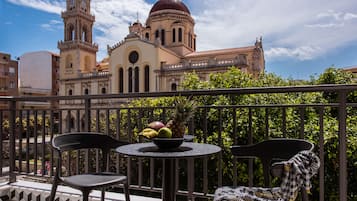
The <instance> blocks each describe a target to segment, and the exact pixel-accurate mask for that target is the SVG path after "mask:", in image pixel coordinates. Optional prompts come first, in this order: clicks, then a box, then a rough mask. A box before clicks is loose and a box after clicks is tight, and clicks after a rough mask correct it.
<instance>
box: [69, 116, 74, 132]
mask: <svg viewBox="0 0 357 201" xmlns="http://www.w3.org/2000/svg"><path fill="white" fill-rule="evenodd" d="M68 123H69V125H68V126H69V128H70V129H74V117H72V116H71V117H70V119H69V122H68Z"/></svg>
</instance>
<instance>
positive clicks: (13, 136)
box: [0, 85, 357, 201]
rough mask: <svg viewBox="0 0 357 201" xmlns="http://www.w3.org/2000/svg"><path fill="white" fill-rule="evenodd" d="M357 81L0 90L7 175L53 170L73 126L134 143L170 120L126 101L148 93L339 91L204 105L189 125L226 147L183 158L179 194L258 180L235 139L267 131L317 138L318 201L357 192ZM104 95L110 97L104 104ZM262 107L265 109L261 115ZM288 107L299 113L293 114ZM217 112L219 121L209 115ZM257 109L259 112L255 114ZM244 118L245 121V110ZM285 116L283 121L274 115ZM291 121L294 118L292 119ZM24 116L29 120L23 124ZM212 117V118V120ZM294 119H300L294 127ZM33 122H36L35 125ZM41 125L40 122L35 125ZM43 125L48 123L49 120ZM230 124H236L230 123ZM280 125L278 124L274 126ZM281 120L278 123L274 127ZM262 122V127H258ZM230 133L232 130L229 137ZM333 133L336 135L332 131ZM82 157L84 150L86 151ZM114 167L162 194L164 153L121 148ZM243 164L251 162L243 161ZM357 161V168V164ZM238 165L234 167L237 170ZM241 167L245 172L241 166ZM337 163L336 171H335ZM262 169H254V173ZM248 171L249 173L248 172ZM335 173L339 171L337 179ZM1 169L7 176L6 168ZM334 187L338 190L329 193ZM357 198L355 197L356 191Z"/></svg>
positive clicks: (78, 158)
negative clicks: (144, 155)
mask: <svg viewBox="0 0 357 201" xmlns="http://www.w3.org/2000/svg"><path fill="white" fill-rule="evenodd" d="M356 90H357V85H323V86H300V87H271V88H242V89H222V90H200V91H181V92H162V93H131V94H116V95H109V94H107V95H87V96H70V97H68V96H66V97H2V98H0V101H3V102H5V103H8V109H5V110H1V111H0V122H3V123H2V124H0V134H1V135H0V141H1V143H0V150H1V151H2V154H0V166H1V167H7V166H8V167H9V172H8V174H9V181H10V182H15V181H16V179H17V176H18V175H31V176H34V177H40V178H50V177H51V176H53V170H54V168H55V165H54V157H55V156H54V154H53V152H52V150H51V148H50V146H49V142H50V140H51V139H52V138H53V136H54V135H57V134H60V133H65V132H69V131H96V132H103V133H106V134H108V135H112V136H114V137H116V138H118V139H122V140H128V141H129V142H131V143H135V142H136V141H138V140H139V141H140V139H139V138H137V133H138V131H140V130H141V129H143V128H144V127H145V125H146V124H147V123H148V122H150V121H153V120H158V119H160V120H162V121H164V122H166V121H167V120H168V119H169V115H170V113H171V112H172V107H166V106H165V107H164V106H163V107H140V106H135V107H134V106H128V105H123V104H121V103H124V102H130V101H132V100H138V99H143V98H158V97H172V96H178V95H181V96H191V97H198V98H199V97H202V98H203V99H211V98H216V97H219V96H226V97H230V98H231V99H232V100H233V99H234V97H239V96H244V95H257V94H265V95H267V97H269V96H271V95H273V94H291V93H294V94H297V97H298V96H299V94H300V95H301V94H307V93H334V94H336V95H338V99H337V100H338V101H337V102H335V103H324V102H316V103H308V104H256V103H253V102H252V103H250V104H248V105H245V104H240V103H239V102H236V103H234V104H233V103H232V104H230V105H200V106H199V107H198V108H197V109H196V111H195V112H196V113H195V117H194V118H192V119H191V121H190V122H189V124H188V132H189V133H190V134H193V135H194V136H195V141H197V142H199V143H213V144H216V145H219V146H221V147H222V148H223V152H222V153H220V154H217V155H214V156H210V157H205V158H203V159H195V160H193V159H187V160H186V159H185V160H181V159H180V160H177V161H176V164H177V169H176V178H177V181H178V182H177V184H176V189H177V195H178V196H183V197H188V198H190V199H195V198H197V199H203V200H207V199H210V198H211V197H212V194H213V192H214V189H215V188H217V187H218V186H221V185H254V184H256V183H259V180H257V178H255V176H254V174H253V172H255V170H257V168H259V166H256V165H252V164H253V163H252V162H248V163H247V161H242V160H239V159H237V158H230V157H229V151H228V150H229V149H228V148H227V143H228V144H229V140H231V141H230V144H249V143H252V142H253V141H254V142H256V141H257V140H262V139H266V138H269V137H289V138H306V137H309V140H315V142H314V143H315V145H316V147H318V149H317V150H316V151H317V153H318V154H319V156H320V159H321V168H320V171H319V175H318V177H316V178H315V179H314V183H313V184H314V186H313V189H317V191H315V193H314V194H313V196H314V200H320V201H323V200H330V199H331V197H330V196H336V197H335V200H340V201H347V199H348V198H349V199H350V198H351V196H355V195H356V193H357V191H355V192H348V189H349V188H348V187H350V185H351V184H349V182H348V181H349V180H348V178H347V177H348V175H350V174H352V172H353V171H355V169H353V168H350V167H349V168H348V164H351V163H352V164H354V163H356V161H348V158H347V153H348V144H347V135H346V132H347V130H348V125H349V123H353V121H351V120H350V119H351V118H352V117H353V116H354V115H355V114H354V113H351V112H350V111H351V109H354V108H356V107H357V104H356V103H349V102H347V95H348V94H349V93H350V92H353V91H356ZM45 100H46V101H60V102H68V101H75V102H77V101H80V102H82V103H83V104H76V105H75V107H73V106H68V107H63V106H62V108H60V109H42V110H36V109H21V108H16V106H17V105H18V104H19V103H21V102H24V101H41V102H42V101H45ZM103 102H106V103H107V104H103ZM327 110H334V111H336V116H335V118H336V127H337V129H336V132H337V133H338V138H336V142H334V143H336V144H337V149H336V151H337V153H335V157H334V158H327V157H326V156H327V154H328V153H329V151H330V150H327V148H326V147H325V146H326V145H325V140H326V138H325V137H326V136H325V130H324V128H325V125H324V122H325V121H326V119H327V118H331V117H330V116H329V115H327V114H326V111H327ZM257 111H263V113H260V114H263V116H258V115H257V114H258V112H257ZM287 112H291V113H293V114H295V118H293V119H292V118H288V115H287ZM311 112H313V113H315V114H317V118H316V119H313V120H311V119H308V116H309V114H310V113H311ZM212 115H214V118H213V119H214V120H212V119H210V118H212ZM256 115H257V116H256ZM243 116H244V117H246V118H245V119H247V121H245V120H244V121H243V120H242V119H243V118H241V117H243ZM273 120H274V121H279V124H276V123H273V122H272V121H273ZM307 120H309V121H313V122H315V123H314V124H313V125H314V126H312V128H310V127H309V128H306V121H307ZM290 121H291V122H290ZM19 122H23V123H22V124H20V123H19ZM212 122H214V123H212ZM289 124H294V125H297V126H296V127H295V128H294V129H291V127H288V125H289ZM31 125H32V127H31ZM33 125H37V126H33ZM44 125H45V126H44ZM227 125H231V127H229V128H228V129H227V128H226V126H227ZM273 125H274V126H275V127H274V126H273ZM276 125H279V126H276ZM258 126H259V128H263V129H256V127H258ZM227 136H230V137H227ZM332 139H333V138H332ZM97 154H98V153H81V152H78V153H74V154H73V155H71V156H68V158H67V160H66V161H67V162H66V163H65V165H64V167H62V168H63V171H65V172H66V173H67V174H71V172H73V173H76V172H80V171H82V170H85V171H88V170H96V169H98V165H99V161H98V159H97V158H98V157H96V156H97ZM82 156H83V157H82ZM325 159H328V160H332V161H335V163H334V165H335V166H337V167H338V168H335V169H334V168H331V167H329V166H327V165H326V164H327V162H330V161H326V160H325ZM111 162H112V168H113V171H117V172H121V173H126V174H127V175H128V179H129V183H130V189H132V192H134V193H139V194H140V192H150V193H152V194H150V195H152V196H153V197H155V196H157V197H159V193H160V191H161V190H162V189H161V187H162V186H161V185H162V183H161V177H160V175H161V172H162V165H163V164H162V161H161V160H159V159H136V158H126V157H124V156H120V155H118V154H115V155H113V157H112V158H111ZM241 164H245V165H246V166H241ZM354 168H356V167H354ZM232 170H233V171H232ZM237 170H239V171H237ZM336 170H338V173H337V172H334V171H336ZM255 173H256V172H255ZM242 175H245V176H242ZM333 175H335V178H333V177H334V176H333ZM0 176H5V172H3V169H0ZM331 180H333V181H336V182H337V183H338V185H337V183H335V185H334V186H333V188H335V189H330V187H331V185H329V187H328V189H327V188H326V184H327V183H328V182H329V181H331ZM331 192H337V193H336V195H331ZM354 199H355V197H354Z"/></svg>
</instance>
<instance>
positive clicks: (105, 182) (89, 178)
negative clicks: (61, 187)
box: [62, 172, 126, 188]
mask: <svg viewBox="0 0 357 201" xmlns="http://www.w3.org/2000/svg"><path fill="white" fill-rule="evenodd" d="M62 179H63V183H65V184H67V185H69V186H72V187H76V188H94V187H105V186H109V185H113V184H115V183H122V182H123V181H125V180H126V176H123V175H119V174H114V173H109V172H105V173H93V174H80V175H73V176H68V177H63V178H62Z"/></svg>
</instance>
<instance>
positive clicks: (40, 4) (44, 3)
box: [7, 0, 65, 14]
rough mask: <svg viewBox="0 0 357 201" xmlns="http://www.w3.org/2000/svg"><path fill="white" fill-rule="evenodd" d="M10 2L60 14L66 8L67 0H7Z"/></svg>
mask: <svg viewBox="0 0 357 201" xmlns="http://www.w3.org/2000/svg"><path fill="white" fill-rule="evenodd" d="M7 1H8V2H10V3H13V4H17V5H22V6H27V7H31V8H34V9H38V10H43V11H45V12H49V13H57V14H60V13H61V11H63V10H64V8H65V1H61V0H7Z"/></svg>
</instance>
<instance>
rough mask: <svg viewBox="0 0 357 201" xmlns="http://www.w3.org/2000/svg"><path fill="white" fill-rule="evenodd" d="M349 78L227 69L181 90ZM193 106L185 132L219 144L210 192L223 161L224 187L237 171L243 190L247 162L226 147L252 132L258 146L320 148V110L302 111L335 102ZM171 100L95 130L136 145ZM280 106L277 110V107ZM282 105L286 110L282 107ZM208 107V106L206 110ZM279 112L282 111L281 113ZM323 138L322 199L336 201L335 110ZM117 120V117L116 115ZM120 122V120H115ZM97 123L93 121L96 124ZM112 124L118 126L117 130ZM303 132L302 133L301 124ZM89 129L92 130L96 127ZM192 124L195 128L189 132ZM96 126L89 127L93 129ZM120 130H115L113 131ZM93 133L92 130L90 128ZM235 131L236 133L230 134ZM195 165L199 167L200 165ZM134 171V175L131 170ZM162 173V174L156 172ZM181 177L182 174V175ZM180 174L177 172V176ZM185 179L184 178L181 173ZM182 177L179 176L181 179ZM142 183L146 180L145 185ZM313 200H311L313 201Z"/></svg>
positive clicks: (250, 99) (297, 99)
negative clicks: (273, 141)
mask: <svg viewBox="0 0 357 201" xmlns="http://www.w3.org/2000/svg"><path fill="white" fill-rule="evenodd" d="M354 80H355V79H354V77H353V75H352V74H351V73H347V72H343V71H341V70H338V69H334V68H329V69H327V70H326V72H324V73H323V74H321V75H320V76H319V77H318V78H314V77H311V79H310V80H309V81H296V80H292V79H283V78H281V77H279V76H277V75H275V74H269V73H266V74H262V75H260V76H259V77H258V78H257V79H255V78H252V76H251V75H249V74H246V73H244V72H242V71H240V70H239V69H238V68H234V67H231V68H230V69H229V70H228V71H226V72H224V73H215V74H212V75H210V76H209V80H207V81H201V80H200V79H199V76H198V75H197V74H196V73H188V74H185V79H184V80H183V82H182V85H181V86H180V87H181V90H198V89H223V88H245V87H275V86H297V85H308V84H352V83H355V81H354ZM193 100H194V101H195V102H196V103H197V108H196V112H195V114H194V116H193V117H192V118H191V120H190V121H191V123H189V127H190V128H189V130H190V131H191V132H194V133H192V134H194V136H195V140H196V141H197V142H208V143H212V144H217V145H220V146H221V147H222V149H223V151H222V155H221V157H220V158H217V156H212V157H211V160H209V162H208V163H209V164H208V167H209V170H208V178H214V179H210V180H209V182H208V183H209V185H210V186H209V191H210V192H211V193H212V192H213V191H214V189H215V188H216V187H217V181H216V178H217V172H218V161H219V160H218V159H220V161H221V162H222V164H223V166H222V172H223V177H222V178H223V181H222V182H223V185H232V184H233V182H232V179H233V175H234V174H235V172H238V174H237V176H238V184H239V185H247V184H248V177H247V174H246V173H247V168H248V166H247V163H246V161H238V163H236V164H233V161H234V160H233V157H232V155H231V153H230V149H229V147H230V146H231V145H233V144H236V143H237V144H247V143H248V139H249V136H250V133H251V134H252V140H253V142H258V141H262V140H264V139H266V138H267V137H289V138H299V137H301V136H300V135H301V134H303V135H304V136H303V137H305V138H307V139H309V140H310V141H312V142H314V144H315V145H316V146H317V149H316V150H317V151H318V150H319V149H321V147H319V140H320V139H319V136H320V124H321V122H320V121H319V113H320V110H321V107H307V106H306V107H305V106H304V105H307V104H315V103H333V102H336V100H337V97H336V94H333V93H282V94H280V93H277V94H252V95H234V96H232V95H220V96H198V97H193ZM348 101H349V102H357V94H356V92H353V93H350V94H349V95H348ZM174 105H175V104H174V97H166V98H148V99H138V100H134V101H132V102H131V103H130V104H129V105H127V106H125V107H122V108H120V114H118V113H113V114H112V113H111V114H110V115H111V116H110V118H109V121H110V122H109V123H107V122H100V126H99V127H100V128H99V130H103V131H105V130H106V129H108V128H106V127H107V126H105V125H109V133H114V134H116V135H119V136H121V137H125V136H127V137H129V139H130V140H131V141H140V139H139V138H138V133H139V132H140V131H141V130H142V129H143V128H144V127H145V126H146V125H147V124H148V123H150V122H151V121H154V120H156V121H162V122H164V123H166V122H167V121H168V120H169V118H170V117H171V115H172V113H173V111H174ZM275 105H279V106H275ZM281 105H283V106H285V107H281ZM205 106H210V107H208V108H207V107H205ZM282 108H283V109H282ZM322 112H323V114H324V116H323V117H324V118H323V137H324V151H325V156H324V159H325V177H324V179H325V188H326V189H325V193H326V195H325V199H327V200H336V199H337V198H338V186H337V185H336V183H338V170H339V167H338V154H337V153H338V121H337V119H336V109H335V108H332V107H324V108H323V110H322ZM348 113H349V114H348V115H347V116H348V119H347V121H348V123H347V136H348V169H349V172H348V178H349V180H348V182H349V185H348V195H349V198H351V199H352V200H354V199H356V197H355V196H356V195H357V191H356V190H355V189H353V186H356V185H357V183H356V181H357V171H356V169H357V168H356V166H357V154H356V153H357V126H356V125H357V117H355V115H354V114H356V111H355V109H354V108H352V107H351V108H348ZM118 115H119V116H118ZM118 118H119V120H118ZM94 121H95V120H94ZM116 122H119V124H120V125H119V126H118V124H117V123H116ZM302 124H303V125H304V130H303V131H301V130H300V128H301V125H302ZM92 125H95V124H94V122H93V124H92ZM192 125H194V127H192ZM94 128H95V126H93V129H94ZM117 128H119V131H117ZM94 130H96V129H94ZM234 131H236V132H234ZM195 166H196V167H198V168H202V167H203V164H202V163H200V162H198V163H195ZM254 166H255V167H256V168H255V170H254V183H255V185H263V180H262V168H261V164H260V163H259V161H255V162H254ZM133 171H134V170H133ZM155 171H160V170H155ZM182 174H183V173H182ZM180 175H181V173H180ZM183 176H184V174H183ZM180 177H181V176H180ZM195 179H196V182H195V184H196V185H197V186H195V188H198V189H202V186H201V185H202V183H203V182H202V178H200V177H197V178H195ZM145 182H146V181H144V183H145ZM317 182H318V180H317V177H315V178H314V181H313V186H314V187H313V190H314V191H315V192H313V195H314V196H316V195H318V193H317V192H316V191H318V183H317ZM315 199H317V198H315V197H314V200H315Z"/></svg>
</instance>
